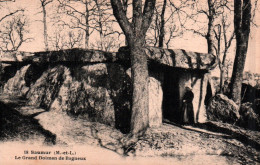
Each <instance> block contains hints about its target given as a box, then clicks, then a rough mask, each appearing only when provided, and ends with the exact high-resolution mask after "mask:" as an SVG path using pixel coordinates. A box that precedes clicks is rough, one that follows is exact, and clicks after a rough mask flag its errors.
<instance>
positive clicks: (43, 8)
mask: <svg viewBox="0 0 260 165" xmlns="http://www.w3.org/2000/svg"><path fill="white" fill-rule="evenodd" d="M42 12H43V36H44V45H45V50H46V51H48V50H49V46H48V33H47V21H46V9H45V6H44V5H43V6H42Z"/></svg>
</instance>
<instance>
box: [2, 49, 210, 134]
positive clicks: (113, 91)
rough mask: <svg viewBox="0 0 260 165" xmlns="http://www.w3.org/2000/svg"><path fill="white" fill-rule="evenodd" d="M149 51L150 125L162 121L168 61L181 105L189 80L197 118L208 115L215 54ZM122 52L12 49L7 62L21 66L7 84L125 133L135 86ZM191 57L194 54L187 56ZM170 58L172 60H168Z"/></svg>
mask: <svg viewBox="0 0 260 165" xmlns="http://www.w3.org/2000/svg"><path fill="white" fill-rule="evenodd" d="M145 51H146V54H147V57H148V60H149V65H153V67H150V66H149V124H150V126H160V125H161V124H162V120H163V115H162V113H163V111H162V108H163V100H164V94H163V93H164V91H165V90H167V89H163V88H164V87H163V84H164V81H165V77H164V76H165V72H167V71H165V70H164V69H165V67H166V68H168V69H170V70H174V72H172V74H176V75H175V76H173V77H174V78H176V80H177V81H178V82H177V81H176V82H177V84H175V85H176V86H174V87H173V86H172V89H174V88H177V89H178V90H176V91H178V93H176V95H178V96H177V97H176V98H178V99H179V100H178V101H176V102H178V103H177V104H178V106H177V107H176V108H177V109H181V103H180V102H181V100H182V97H183V95H184V92H185V91H184V89H185V86H190V87H192V88H193V92H194V95H195V97H194V100H193V106H194V112H195V118H196V116H198V121H199V122H201V121H203V120H204V119H203V117H204V116H205V115H204V111H205V107H204V97H205V94H206V85H207V78H205V77H204V76H203V75H204V73H205V70H207V69H208V68H210V67H211V65H213V64H214V60H215V59H214V57H213V56H212V55H210V56H206V55H205V54H201V53H192V52H186V51H184V50H166V49H158V48H146V49H145ZM148 52H149V53H148ZM122 55H123V57H126V54H125V52H123V53H122V52H121V54H120V52H119V53H117V54H116V53H109V52H102V51H95V50H83V49H71V50H62V51H53V52H36V53H25V52H20V53H17V54H15V53H13V52H12V58H11V59H8V58H7V59H6V58H5V60H6V61H2V62H4V63H8V64H11V65H12V66H15V67H16V68H17V69H18V70H17V72H16V73H15V74H14V73H12V75H14V76H13V77H12V78H11V79H9V80H8V81H7V83H6V84H5V88H4V89H5V90H4V92H5V93H8V94H16V95H20V96H25V97H26V98H27V100H28V101H27V104H28V105H33V106H37V107H43V108H45V109H46V110H48V111H66V112H68V114H73V115H77V116H78V115H80V116H82V117H84V118H86V119H88V120H92V121H98V122H101V123H105V124H108V125H111V126H114V127H116V128H118V129H120V130H121V131H122V132H125V133H126V132H128V131H129V128H130V118H131V94H132V87H131V71H130V69H129V67H130V65H129V63H128V62H129V61H127V60H125V61H124V62H122V58H121V57H122ZM189 58H191V59H192V60H191V61H189V60H188V61H187V59H189ZM123 59H124V58H123ZM198 59H200V60H199V61H196V60H198ZM169 60H170V61H171V62H170V63H167V61H168V62H169ZM152 62H154V63H152ZM173 62H174V63H173ZM126 63H128V64H126ZM196 63H197V65H196ZM28 64H29V65H28ZM155 64H156V65H155ZM15 67H13V68H15ZM176 67H177V69H176ZM182 67H183V68H182ZM194 67H195V68H194ZM202 71H203V72H202ZM170 74H171V73H170ZM174 82H175V81H174ZM168 85H170V84H168ZM163 90H164V91H163ZM173 91H174V92H175V90H173ZM171 94H174V95H175V93H171ZM169 101H171V99H170V100H169ZM174 107H175V106H174ZM177 111H178V113H179V110H177ZM171 115H173V116H176V117H177V116H178V115H175V114H171Z"/></svg>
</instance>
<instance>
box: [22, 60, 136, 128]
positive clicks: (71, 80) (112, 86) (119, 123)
mask: <svg viewBox="0 0 260 165" xmlns="http://www.w3.org/2000/svg"><path fill="white" fill-rule="evenodd" d="M130 91H131V89H130V78H129V77H128V76H127V74H126V73H125V71H124V70H123V68H122V67H120V65H118V64H105V63H100V64H93V65H85V66H77V67H74V68H70V67H66V66H63V65H58V66H55V67H52V68H49V69H48V70H46V71H45V72H44V73H43V74H42V76H41V77H40V78H39V79H38V80H37V81H36V83H35V84H34V85H32V86H31V88H30V91H29V92H28V94H27V98H28V100H29V101H28V104H29V105H34V106H40V107H44V108H45V109H47V110H50V111H52V110H55V111H65V112H69V113H71V114H76V115H83V116H84V117H85V118H87V119H90V120H92V121H98V122H101V123H105V124H108V125H112V126H115V127H116V128H119V129H122V131H123V132H127V131H128V130H127V129H129V124H130V99H131V95H130V94H131V93H130Z"/></svg>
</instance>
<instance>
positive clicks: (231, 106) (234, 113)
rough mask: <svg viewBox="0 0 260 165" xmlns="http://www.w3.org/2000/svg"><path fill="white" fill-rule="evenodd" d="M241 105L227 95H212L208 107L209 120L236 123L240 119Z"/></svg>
mask: <svg viewBox="0 0 260 165" xmlns="http://www.w3.org/2000/svg"><path fill="white" fill-rule="evenodd" d="M238 110H239V107H238V106H237V105H236V104H235V102H234V101H232V100H230V99H229V98H228V97H227V96H225V95H222V94H217V95H216V96H214V97H212V99H211V100H210V101H209V104H208V107H207V116H208V119H209V120H212V121H221V122H225V123H231V124H233V123H235V122H236V121H237V120H238V119H239V117H240V116H239V112H238Z"/></svg>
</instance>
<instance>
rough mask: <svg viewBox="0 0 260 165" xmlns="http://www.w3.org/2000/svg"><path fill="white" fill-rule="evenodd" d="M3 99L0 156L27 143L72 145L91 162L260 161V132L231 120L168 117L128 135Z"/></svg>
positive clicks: (58, 146) (48, 146) (51, 146)
mask: <svg viewBox="0 0 260 165" xmlns="http://www.w3.org/2000/svg"><path fill="white" fill-rule="evenodd" d="M0 100H1V102H0V113H1V119H0V122H1V136H0V141H1V142H0V146H1V149H0V155H1V156H2V158H7V157H8V153H10V152H12V151H11V150H10V149H12V148H14V149H15V151H16V152H18V153H19V152H20V153H21V152H23V150H24V149H23V148H28V145H29V146H30V148H33V149H35V150H36V149H39V148H40V150H43V149H45V150H54V149H55V150H57V149H59V150H68V149H69V150H73V151H75V152H78V153H77V155H78V156H84V157H86V159H87V162H92V163H93V164H133V163H135V164H143V161H146V162H149V164H169V162H173V163H175V164H260V132H258V131H250V130H245V129H242V128H239V127H236V126H233V125H230V124H223V123H217V122H208V123H206V124H200V125H196V126H180V125H176V124H174V123H171V122H169V121H165V122H164V124H163V125H162V126H161V127H157V128H150V129H149V130H148V131H147V132H146V134H145V135H144V136H140V137H136V138H129V136H128V135H125V134H122V133H121V132H119V131H118V130H116V129H114V128H113V127H110V126H107V125H104V124H100V123H97V122H89V121H86V120H84V119H83V117H73V116H69V115H68V114H66V113H65V112H60V111H45V110H43V109H40V108H35V107H32V106H24V105H25V100H21V99H20V98H14V97H12V98H11V97H9V96H1V97H0ZM6 147H8V150H9V151H7V150H6ZM2 160H3V159H2ZM56 163H57V162H56ZM70 163H83V164H86V162H79V161H78V162H76V161H73V162H72V161H71V162H67V164H70ZM0 164H2V163H1V159H0Z"/></svg>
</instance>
